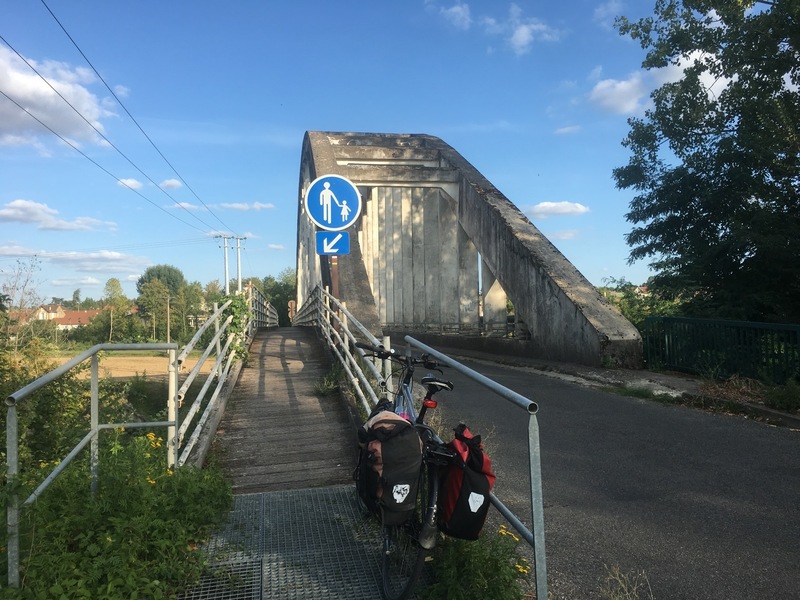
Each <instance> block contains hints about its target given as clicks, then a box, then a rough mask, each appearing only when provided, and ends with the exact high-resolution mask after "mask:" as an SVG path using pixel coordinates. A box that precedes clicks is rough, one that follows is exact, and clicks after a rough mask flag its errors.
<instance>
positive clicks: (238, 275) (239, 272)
mask: <svg viewBox="0 0 800 600" xmlns="http://www.w3.org/2000/svg"><path fill="white" fill-rule="evenodd" d="M246 239H247V238H244V237H237V238H236V293H237V294H241V293H242V247H241V244H240V242H241V241H242V240H246Z"/></svg>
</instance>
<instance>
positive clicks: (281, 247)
mask: <svg viewBox="0 0 800 600" xmlns="http://www.w3.org/2000/svg"><path fill="white" fill-rule="evenodd" d="M267 248H269V249H270V250H286V246H284V245H283V244H267Z"/></svg>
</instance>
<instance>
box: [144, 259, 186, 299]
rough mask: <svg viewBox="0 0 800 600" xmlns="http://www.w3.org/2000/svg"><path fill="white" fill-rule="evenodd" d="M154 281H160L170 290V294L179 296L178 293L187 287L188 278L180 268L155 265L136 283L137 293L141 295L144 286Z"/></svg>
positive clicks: (148, 268) (146, 270)
mask: <svg viewBox="0 0 800 600" xmlns="http://www.w3.org/2000/svg"><path fill="white" fill-rule="evenodd" d="M153 279H158V280H160V281H161V283H163V284H164V285H166V286H167V288H168V289H169V293H170V294H171V295H173V296H177V295H178V292H180V291H181V289H182V288H183V287H184V286H186V278H185V277H184V276H183V272H182V271H181V270H180V269H179V268H177V267H173V266H171V265H155V266H153V267H147V269H145V272H144V273H142V276H141V277H139V280H138V281H137V282H136V291H137V292H138V293H139V294H141V293H142V288H143V287H144V285H145V284H146V283H148V282H149V281H152V280H153Z"/></svg>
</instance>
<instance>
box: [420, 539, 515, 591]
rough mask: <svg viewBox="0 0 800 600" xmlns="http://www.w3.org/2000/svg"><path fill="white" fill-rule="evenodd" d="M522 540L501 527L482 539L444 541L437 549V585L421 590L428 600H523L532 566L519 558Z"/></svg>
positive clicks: (434, 583)
mask: <svg viewBox="0 0 800 600" xmlns="http://www.w3.org/2000/svg"><path fill="white" fill-rule="evenodd" d="M518 542H519V538H518V537H517V536H516V535H515V534H514V533H512V532H511V531H509V530H508V529H506V527H505V526H501V527H500V531H499V532H497V533H484V534H483V535H481V537H480V539H479V540H476V541H474V542H473V541H465V540H457V539H453V538H449V537H447V538H444V539H442V540H440V542H439V544H437V546H436V550H435V553H434V559H433V577H432V579H433V583H432V584H430V585H428V586H427V587H425V588H424V589H422V590H420V593H419V595H420V597H421V598H423V599H424V600H472V599H473V598H481V599H482V600H521V599H522V598H523V597H524V590H523V586H522V585H521V583H522V579H523V578H524V577H525V576H526V575H527V574H528V573H529V572H530V568H531V567H530V564H529V563H528V561H527V560H526V559H524V558H520V557H519V556H518V555H517V551H516V549H517V544H518Z"/></svg>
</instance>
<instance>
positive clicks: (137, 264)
mask: <svg viewBox="0 0 800 600" xmlns="http://www.w3.org/2000/svg"><path fill="white" fill-rule="evenodd" d="M38 256H39V258H42V259H45V260H48V261H49V262H51V263H54V264H58V265H63V266H64V268H68V269H74V270H75V271H78V272H81V273H108V272H120V273H137V272H140V271H143V270H144V269H145V268H146V267H148V266H149V265H150V260H149V259H147V258H145V257H143V256H132V255H130V254H123V253H121V252H113V251H111V250H98V251H96V252H45V253H42V254H38Z"/></svg>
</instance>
